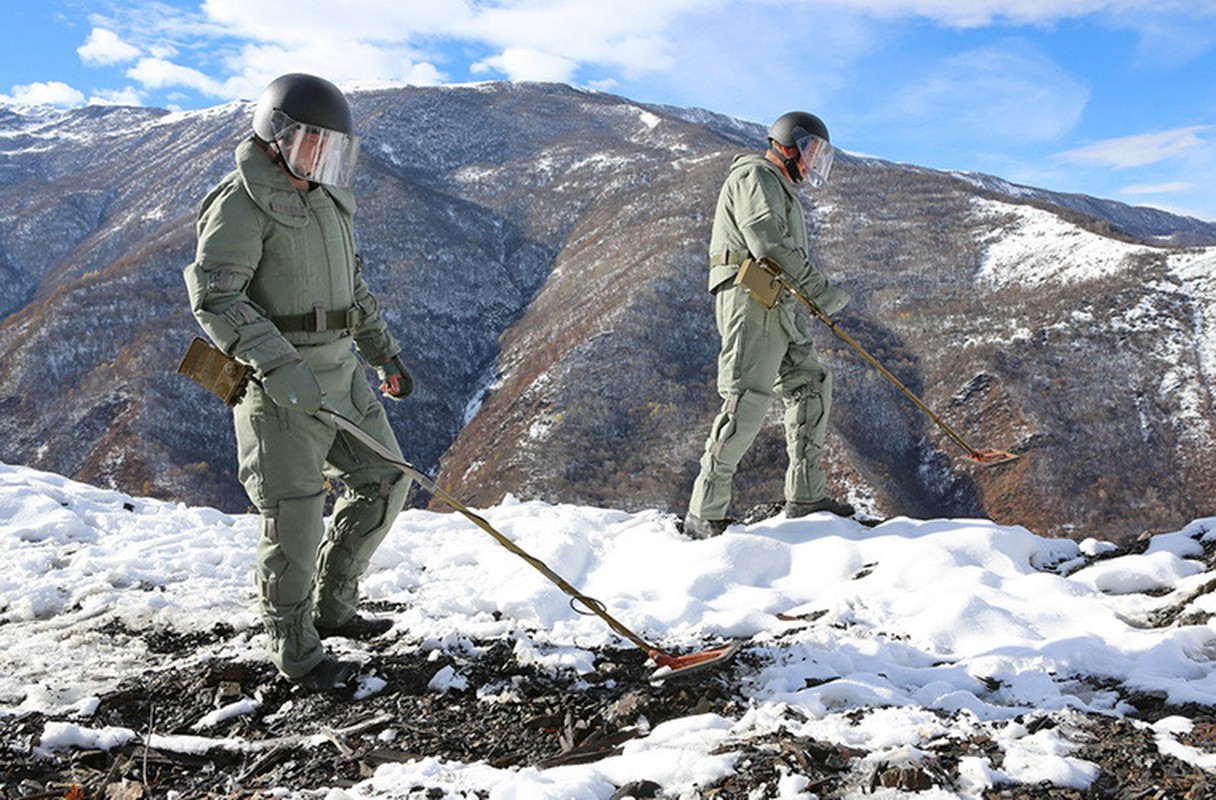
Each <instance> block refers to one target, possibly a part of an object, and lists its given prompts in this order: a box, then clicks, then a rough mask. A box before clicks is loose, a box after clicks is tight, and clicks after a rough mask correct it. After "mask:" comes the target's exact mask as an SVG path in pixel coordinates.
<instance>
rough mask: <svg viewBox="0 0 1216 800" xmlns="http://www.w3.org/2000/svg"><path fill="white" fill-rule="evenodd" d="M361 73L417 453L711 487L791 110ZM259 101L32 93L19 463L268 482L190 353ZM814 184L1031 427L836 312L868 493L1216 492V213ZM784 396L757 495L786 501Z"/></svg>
mask: <svg viewBox="0 0 1216 800" xmlns="http://www.w3.org/2000/svg"><path fill="white" fill-rule="evenodd" d="M354 105H355V110H356V115H357V124H358V127H359V129H360V131H361V133H362V134H363V135H364V150H363V156H362V160H361V166H360V176H359V182H358V185H357V187H356V190H357V193H358V196H359V201H360V204H361V205H360V212H359V217H358V224H359V235H360V238H361V247H362V251H363V254H364V257H365V259H366V263H367V265H368V280H369V283H370V284H371V285H372V286H373V288H374V289H375V290H376V291H377V294H378V295H379V297H380V300H381V306H382V307H383V308H385V309H386V310H387V316H388V319H389V321H390V324H391V325H393V326H394V328H395V330H396V331H397V332H398V335H399V338H400V339H401V340H402V342H403V343H404V344H405V347H406V353H405V358H406V361H407V363H408V365H409V366H410V367H411V369H412V370H413V372H414V373H415V377H416V379H417V385H418V390H417V392H416V395H415V396H414V397H413V398H411V399H410V400H408V401H406V402H405V403H401V404H393V405H392V407H391V408H390V414H391V415H392V418H393V420H394V424H395V426H396V428H397V431H398V434H399V438H400V439H401V440H402V445H403V447H404V450H405V452H406V454H407V456H408V457H409V458H410V459H411V460H413V461H414V462H415V463H417V464H418V465H419V466H422V467H424V468H426V469H428V470H434V469H439V470H440V472H439V481H440V483H441V484H443V485H445V486H448V487H449V488H450V489H451V490H453V491H454V492H455V493H457V494H459V495H460V496H462V497H464V498H466V499H468V500H469V501H470V502H474V503H481V504H487V505H488V504H492V503H495V502H497V501H498V500H499V499H501V498H502V497H503V496H504V495H505V494H506V493H513V494H514V495H515V496H517V497H521V498H524V499H542V500H547V501H554V502H575V503H589V504H596V505H601V506H608V507H617V508H622V509H627V510H636V509H641V508H658V509H662V510H670V511H680V510H682V508H683V503H684V502H685V500H686V496H687V492H688V489H689V486H690V484H691V480H692V477H693V475H694V473H695V469H696V460H697V458H698V456H699V452H700V449H701V445H702V442H703V440H704V436H705V433H706V430H707V426H708V423H709V420H710V419H711V418H712V416H713V414H714V412H715V411H716V408H717V405H718V398H717V396H716V394H715V391H714V388H713V385H714V356H715V353H716V348H717V336H716V333H715V331H714V329H713V321H712V309H711V303H710V297H709V295H708V294H707V293H706V292H705V290H704V284H705V266H704V264H705V247H706V242H707V240H708V230H709V222H710V215H711V214H712V210H713V204H714V199H715V197H716V194H717V190H718V186H719V185H720V182H721V179H722V177H723V174H724V170H725V167H726V164H727V163H728V162H729V160H730V158H731V156H732V155H734V154H735V153H737V152H740V151H741V150H742V149H748V148H753V147H759V146H760V144H761V142H762V137H763V128H761V127H759V126H752V125H748V124H746V123H741V122H739V121H737V120H730V119H727V118H724V117H720V116H717V115H714V114H712V113H710V112H705V111H700V110H687V109H670V108H663V107H655V106H645V105H641V104H638V103H634V102H631V101H629V100H628V99H625V98H621V97H615V96H612V95H606V94H598V93H590V92H584V91H579V90H575V89H572V88H570V87H566V86H560V85H519V84H485V85H477V86H462V87H439V88H425V89H423V88H417V89H416V88H398V89H390V90H378V91H367V92H360V93H358V94H356V95H355V96H354ZM249 115H250V106H249V105H248V104H246V103H234V104H230V105H226V106H221V107H218V108H215V109H210V110H207V111H201V112H190V113H167V112H163V111H156V110H149V109H126V108H105V109H102V108H88V109H82V110H76V111H69V112H50V111H45V110H42V111H29V110H23V111H18V110H13V109H9V110H6V111H0V209H2V210H0V272H2V273H3V275H4V276H5V278H6V280H5V281H3V282H2V284H3V285H2V286H0V313H2V314H3V319H2V321H0V353H2V354H3V358H2V359H0V378H3V387H4V388H3V390H0V407H2V408H3V410H4V414H3V415H2V416H0V436H2V440H3V445H0V460H3V461H6V462H10V463H21V464H27V465H31V466H36V467H39V468H44V469H49V470H52V471H55V472H58V473H61V474H64V475H68V476H72V477H75V478H79V479H83V480H87V481H90V482H94V483H97V484H101V485H108V486H114V487H118V488H121V489H123V490H124V491H132V492H137V493H139V494H141V495H147V496H155V497H164V498H173V499H180V500H183V501H187V502H192V503H204V504H211V505H217V506H219V507H221V508H225V509H228V510H240V509H243V508H244V506H245V500H244V497H243V494H242V493H241V490H240V488H239V486H238V485H237V483H236V480H235V477H234V466H233V461H234V456H233V443H232V434H231V432H230V430H231V426H230V423H229V421H228V420H227V412H226V411H225V410H224V409H223V408H222V407H221V406H220V404H219V403H218V402H217V401H214V400H212V399H211V398H209V397H208V396H206V395H204V394H203V393H202V392H201V391H200V390H198V389H197V388H196V387H194V386H193V385H191V384H190V383H189V382H188V381H186V380H185V379H184V378H181V377H180V376H178V375H176V374H175V373H174V370H175V367H176V364H177V361H178V359H179V358H180V356H181V354H182V352H183V351H184V349H185V347H186V345H187V344H188V342H189V340H190V338H191V337H193V336H194V335H195V333H196V331H197V329H196V327H195V325H194V322H193V320H192V319H191V318H190V316H189V313H188V309H187V302H186V298H185V293H184V288H183V284H182V281H181V277H180V271H181V268H182V266H183V265H185V264H186V263H187V262H188V261H189V260H190V259H191V258H192V255H193V236H194V234H193V227H192V222H193V216H194V213H195V210H196V208H197V205H198V202H199V201H200V200H201V198H202V197H203V195H204V194H205V192H206V191H207V189H208V188H210V186H211V185H213V184H214V183H215V181H216V180H218V179H219V177H220V176H221V175H222V174H223V173H224V172H225V171H227V170H228V169H230V168H231V164H232V160H231V150H232V147H233V146H234V145H235V143H236V142H237V141H238V140H239V139H240V138H241V137H243V136H244V135H245V134H246V132H247V130H248V124H249V122H248V121H249ZM844 146H845V147H847V143H844ZM807 203H808V210H809V211H810V212H811V213H810V218H811V219H812V220H813V223H812V224H813V227H814V231H813V233H814V241H815V247H816V249H817V253H816V255H817V258H818V259H819V261H820V262H821V263H822V265H823V267H824V268H825V269H826V270H827V271H828V272H829V273H830V274H831V275H833V277H835V278H836V279H837V280H838V281H840V282H841V283H842V284H843V285H845V286H846V287H847V288H848V289H849V291H850V293H851V294H852V296H853V298H854V302H853V304H852V305H851V306H850V308H849V309H847V310H846V311H845V312H844V313H843V314H842V315H841V317H840V325H841V326H842V328H843V329H845V330H847V331H849V332H850V334H851V335H853V337H854V338H855V339H857V340H858V341H859V342H860V343H861V344H862V345H863V346H864V347H866V348H867V349H869V350H870V351H871V352H872V353H873V354H874V355H875V356H876V357H878V358H879V359H880V360H881V361H882V362H883V363H884V364H886V365H887V366H888V367H890V368H891V369H892V370H893V371H894V372H895V373H896V374H897V375H898V376H899V377H900V379H901V380H903V381H904V382H905V383H906V384H907V385H908V386H909V387H910V388H911V389H912V390H913V391H915V392H917V393H918V394H919V395H921V396H922V397H923V398H924V399H925V400H926V401H927V402H928V403H929V405H930V406H932V407H933V408H935V409H937V410H938V411H939V412H940V413H941V414H942V416H943V418H944V419H946V420H948V422H949V424H950V425H951V426H953V427H955V428H957V429H958V430H959V431H960V432H961V433H963V435H965V436H966V437H967V438H968V439H969V440H970V442H971V443H973V444H974V445H975V446H977V447H979V448H985V447H997V448H1000V449H1006V450H1012V451H1014V452H1016V453H1017V454H1018V455H1019V456H1020V458H1019V459H1018V460H1017V461H1015V462H1013V463H1012V464H1009V465H1005V466H1001V467H993V468H980V467H975V466H971V465H969V464H968V463H966V462H963V461H960V460H959V459H957V456H958V455H960V452H959V450H958V449H957V448H956V447H955V445H954V444H953V443H952V442H951V441H950V440H949V439H947V438H946V437H945V435H944V434H943V433H942V431H940V430H939V429H938V428H937V427H936V426H934V425H933V424H932V423H931V422H929V421H928V419H927V418H926V417H925V416H924V415H923V414H921V413H920V412H919V411H917V410H916V409H915V408H914V407H913V406H912V405H911V404H910V403H909V402H908V401H907V399H906V398H904V397H903V395H901V394H900V393H899V392H897V391H896V390H895V389H894V388H893V387H892V386H890V385H889V384H888V383H886V382H885V381H884V380H883V379H882V378H880V377H879V376H878V375H877V374H876V373H874V372H873V370H871V369H870V368H869V366H868V365H866V364H865V363H864V362H862V361H861V360H860V359H859V358H858V357H857V356H856V355H855V354H854V353H853V352H852V351H851V350H850V349H848V348H846V347H844V346H843V345H842V344H841V343H840V342H838V341H837V340H836V339H834V338H833V337H831V335H830V334H829V333H828V332H827V331H826V329H824V330H820V331H819V333H820V334H822V336H821V338H820V341H821V342H822V344H823V349H824V352H825V358H826V360H827V361H828V363H829V364H830V365H831V366H832V367H833V369H834V370H835V371H836V377H837V380H836V386H837V392H836V409H835V411H834V428H833V434H832V436H831V437H830V440H829V451H830V452H829V460H830V473H831V480H832V487H833V489H834V491H836V492H837V493H838V494H839V495H841V496H847V497H849V498H850V499H852V500H854V501H855V502H857V503H859V504H860V505H862V506H863V507H865V508H866V509H867V510H869V511H871V512H873V513H876V514H880V515H890V514H906V515H911V516H921V517H928V516H987V517H990V518H992V519H994V520H996V521H998V522H1000V523H1008V524H1020V525H1025V526H1027V527H1029V528H1030V529H1032V530H1034V531H1036V532H1039V533H1049V534H1061V533H1068V534H1073V533H1075V534H1081V535H1096V536H1102V537H1105V538H1120V537H1130V536H1134V535H1135V534H1138V533H1140V532H1141V531H1143V530H1145V529H1167V528H1177V527H1178V526H1181V525H1183V524H1185V523H1186V522H1187V521H1189V520H1191V519H1193V518H1196V517H1200V516H1205V515H1210V514H1212V513H1216V507H1214V506H1213V504H1214V503H1216V501H1214V500H1213V498H1214V497H1216V472H1214V468H1213V466H1212V460H1211V459H1210V457H1207V456H1208V455H1209V454H1210V452H1211V449H1212V445H1213V437H1214V436H1216V432H1214V431H1213V428H1212V420H1213V415H1212V408H1211V403H1212V400H1211V394H1210V390H1209V387H1210V386H1211V385H1212V378H1213V370H1214V369H1216V360H1214V359H1216V350H1214V349H1213V342H1212V333H1211V330H1212V322H1211V319H1210V317H1211V314H1212V310H1213V308H1214V306H1213V300H1214V298H1213V296H1212V295H1213V289H1212V286H1211V280H1210V279H1209V277H1208V276H1209V275H1211V274H1212V273H1213V267H1216V250H1213V249H1212V247H1211V246H1212V245H1214V244H1216V223H1209V222H1204V221H1200V220H1193V219H1186V218H1179V217H1173V216H1170V215H1167V214H1164V213H1163V212H1158V211H1152V210H1148V209H1133V208H1129V207H1126V206H1122V205H1120V204H1117V203H1112V202H1110V201H1105V200H1096V199H1092V198H1076V197H1072V196H1065V195H1059V194H1054V193H1050V192H1044V191H1042V190H1029V189H1026V188H1024V187H1015V186H1012V185H1010V184H1006V183H1004V182H1002V181H1000V180H999V179H996V178H987V177H982V176H974V175H955V174H949V173H943V172H935V171H931V170H926V169H923V168H918V167H915V166H911V165H898V164H892V163H888V162H883V161H880V160H876V159H872V158H850V157H847V156H846V157H844V158H842V159H840V161H839V162H838V166H837V168H836V170H835V171H834V173H833V180H832V182H831V183H830V184H829V185H828V186H827V187H826V188H825V190H823V191H821V192H819V193H817V194H814V195H811V196H808V198H807ZM1165 242H1175V243H1177V242H1184V243H1186V244H1187V245H1188V247H1185V248H1184V247H1179V246H1176V245H1175V246H1166V245H1165V244H1163V243H1165ZM778 413H779V412H778V409H777V408H774V411H773V418H772V419H773V425H771V426H769V428H768V429H766V430H765V431H764V432H763V433H762V434H761V437H760V439H759V440H758V441H757V443H756V445H755V447H754V448H753V450H752V452H751V453H750V454H749V456H748V459H747V460H746V461H745V463H744V466H743V471H742V474H741V475H740V479H739V482H738V486H737V488H738V491H737V495H736V499H737V503H738V506H739V510H740V511H742V510H744V509H746V508H747V507H748V506H749V505H751V504H754V503H760V502H764V501H770V500H775V499H777V498H778V497H779V494H780V481H781V471H782V468H783V465H784V443H783V442H782V437H781V432H780V427H779V425H778V417H777V414H778Z"/></svg>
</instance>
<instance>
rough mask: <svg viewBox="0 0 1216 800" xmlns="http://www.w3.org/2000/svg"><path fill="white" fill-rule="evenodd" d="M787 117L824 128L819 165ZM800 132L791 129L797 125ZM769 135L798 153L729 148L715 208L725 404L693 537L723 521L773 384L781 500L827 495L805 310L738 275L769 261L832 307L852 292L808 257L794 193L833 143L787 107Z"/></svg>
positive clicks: (827, 399)
mask: <svg viewBox="0 0 1216 800" xmlns="http://www.w3.org/2000/svg"><path fill="white" fill-rule="evenodd" d="M787 118H788V119H787ZM802 118H810V120H811V123H802ZM791 120H792V122H793V123H795V124H796V125H797V124H805V125H806V126H807V127H811V125H812V124H815V125H817V127H816V129H815V130H816V131H819V130H820V129H822V131H821V133H820V134H819V135H818V136H816V137H813V141H811V142H810V144H809V146H810V147H816V148H820V150H819V152H818V158H819V161H818V162H817V166H813V167H811V168H808V159H807V153H808V152H809V150H808V148H806V147H804V144H800V143H796V142H795V141H794V138H793V137H792V136H790V135H789V132H790V126H789V125H788V124H787V125H785V127H784V129H783V130H782V132H781V133H778V130H779V129H780V128H781V125H782V123H783V122H787V123H788V122H790V121H791ZM801 130H802V129H801V128H800V127H794V128H793V131H794V132H795V133H797V132H799V131H801ZM776 137H780V138H781V139H788V141H789V144H790V148H791V152H795V153H796V155H795V156H794V157H793V158H789V159H785V160H784V164H783V163H781V162H782V159H781V158H773V157H770V156H769V155H768V154H746V155H739V156H736V157H735V159H734V161H733V162H732V164H731V167H730V171H729V173H728V175H727V177H726V180H725V181H724V183H723V185H722V189H721V191H720V193H719V196H718V204H717V208H716V210H715V213H714V222H713V229H712V234H711V237H710V243H709V255H710V271H709V290H710V292H712V293H713V294H714V303H715V318H716V322H717V327H718V333H719V334H720V336H721V349H720V351H719V355H718V387H717V388H718V393H719V395H720V396H721V397H722V407H721V410H720V411H719V413H718V415H717V417H716V418H715V419H714V421H713V423H712V425H711V427H710V432H709V437H708V439H707V441H706V443H705V450H704V454H703V456H702V458H701V469H700V474H699V475H698V476H697V478H696V481H695V483H694V484H693V490H692V496H691V498H690V500H689V507H688V512H689V514H690V515H691V516H690V517H689V522H687V523H686V531H687V532H689V533H690V534H693V535H698V536H704V535H716V534H717V533H720V532H721V530H722V528H723V527H724V526H723V525H722V524H721V522H720V521H722V520H723V519H724V518H725V517H726V514H727V509H728V507H729V505H730V501H731V479H732V477H733V476H734V474H735V471H736V469H737V467H738V465H739V462H740V460H741V459H742V458H743V456H744V454H745V453H746V452H747V450H748V448H749V447H750V446H751V444H752V442H753V441H754V439H755V438H756V435H757V433H759V431H760V427H761V423H762V422H763V419H764V416H765V414H766V412H767V410H768V407H769V405H770V403H771V401H772V398H773V394H774V392H775V393H777V394H778V395H779V396H780V397H781V399H782V400H783V402H784V405H785V437H786V444H787V450H788V455H789V465H788V468H787V470H786V475H785V499H786V502H787V507H788V506H790V504H791V503H794V504H801V506H802V507H806V506H807V504H813V503H816V502H820V503H823V502H825V501H824V498H825V476H824V470H823V467H822V464H821V463H820V452H821V450H822V447H823V442H824V436H825V434H826V431H827V424H828V413H829V410H830V408H831V402H832V377H831V374H830V373H829V372H828V370H827V369H826V368H824V366H823V365H822V364H820V362H819V358H818V356H817V355H816V352H815V348H814V346H813V344H812V342H811V337H810V335H809V334H808V332H807V327H806V320H805V318H804V317H803V316H802V315H800V314H797V313H795V309H796V302H797V301H796V300H795V298H794V297H793V295H791V294H789V293H788V292H785V293H783V296H782V297H781V298H780V299H779V300H778V301H777V302H776V304H775V305H774V306H773V307H772V308H766V307H765V305H763V304H762V303H760V302H757V300H756V299H755V298H754V297H752V296H751V295H750V294H749V293H748V292H747V291H745V290H744V289H743V288H742V287H741V286H737V285H736V283H735V278H736V275H737V273H738V272H739V269H740V265H741V264H743V262H744V261H745V260H747V259H754V260H759V259H767V260H768V261H769V262H771V264H773V265H775V267H777V268H780V270H781V272H782V273H784V276H785V277H786V278H787V279H789V280H790V281H791V282H792V283H793V284H794V285H795V286H797V287H798V288H799V289H800V291H802V293H803V294H804V295H805V296H807V297H809V298H811V299H812V301H814V302H815V303H816V304H817V305H819V306H820V308H822V309H823V310H824V311H825V312H827V313H829V314H831V313H834V312H836V311H839V310H840V309H841V308H842V307H844V305H845V304H846V303H847V302H848V299H849V297H848V294H847V293H846V292H845V291H844V290H843V289H840V288H839V287H837V286H835V285H834V284H832V283H831V282H830V281H829V280H828V279H827V278H826V277H825V276H824V274H823V273H822V272H821V271H820V270H819V269H817V268H816V267H815V266H814V265H813V264H812V262H811V260H810V258H809V256H808V253H809V250H808V242H807V224H806V219H805V217H804V214H803V210H802V204H801V203H800V202H799V200H798V197H797V196H796V195H795V186H794V182H795V181H798V182H801V181H805V182H806V183H808V184H810V185H812V186H817V185H819V184H820V183H822V182H823V180H824V179H825V178H826V177H827V169H828V167H830V154H831V151H830V149H825V148H829V146H828V145H827V142H826V139H827V131H826V128H822V123H821V122H819V120H818V118H815V117H813V116H812V115H806V114H799V113H798V112H792V113H791V114H790V115H786V117H783V118H782V119H781V120H778V123H775V124H774V126H773V129H772V130H770V144H774V139H775V138H776ZM771 152H773V151H771V150H770V153H771ZM813 155H814V154H812V156H813ZM825 156H826V158H825ZM825 161H826V163H825ZM791 176H792V179H791ZM826 502H827V504H828V505H829V506H831V505H832V504H831V501H826ZM833 507H834V506H833ZM787 510H788V508H787ZM850 513H851V512H850ZM707 521H708V522H709V523H711V524H712V525H713V526H714V527H713V528H712V529H706V530H705V531H704V532H703V533H697V532H696V531H692V530H689V528H690V525H691V524H694V523H696V524H699V525H704V524H705V523H706V522H707Z"/></svg>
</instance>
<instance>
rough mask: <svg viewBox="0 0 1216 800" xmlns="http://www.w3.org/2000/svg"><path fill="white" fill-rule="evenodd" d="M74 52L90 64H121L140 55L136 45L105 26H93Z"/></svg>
mask: <svg viewBox="0 0 1216 800" xmlns="http://www.w3.org/2000/svg"><path fill="white" fill-rule="evenodd" d="M76 54H77V55H79V56H80V60H81V61H83V62H84V63H86V64H88V65H90V66H111V65H113V64H122V63H125V62H127V61H134V60H135V59H137V58H139V57H140V55H142V53H141V52H140V50H139V48H138V47H135V46H134V45H130V44H127V43H126V42H124V41H123V40H122V39H120V38H119V36H118V34H116V33H114V31H111V30H108V29H106V28H94V29H93V30H92V32H91V33H89V38H88V39H87V40H86V41H85V43H84V44H82V45H81V46H80V47H78V48H76Z"/></svg>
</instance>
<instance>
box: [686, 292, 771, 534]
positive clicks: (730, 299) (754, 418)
mask: <svg viewBox="0 0 1216 800" xmlns="http://www.w3.org/2000/svg"><path fill="white" fill-rule="evenodd" d="M714 311H715V317H716V320H717V325H718V333H719V334H720V335H721V337H722V346H721V349H720V350H719V352H718V394H719V395H720V396H721V397H722V408H721V410H720V411H719V412H718V415H717V417H715V419H714V421H713V424H712V425H711V426H710V431H709V436H708V438H707V439H706V442H705V451H704V453H703V454H702V456H701V470H700V473H699V474H698V475H697V477H696V480H695V481H694V482H693V489H692V496H691V497H690V499H689V503H688V511H689V513H691V514H695V515H696V516H698V517H701V518H702V519H723V518H724V517H725V516H726V513H727V510H728V509H729V507H730V501H731V482H732V479H733V478H734V475H735V472H736V471H737V470H738V467H739V462H740V461H741V460H742V459H743V456H744V455H745V454H746V453H747V450H748V448H750V447H751V445H752V442H754V441H755V439H756V435H757V434H758V433H759V432H760V428H761V426H762V425H763V423H764V417H765V414H766V413H767V412H768V408H769V405H770V404H771V401H772V391H773V383H774V380H775V379H776V376H777V373H778V370H779V368H780V365H781V363H782V359H783V358H784V357H785V352H786V348H787V346H788V343H789V337H788V331H787V330H786V328H785V326H784V325H782V323H781V320H780V317H779V314H780V311H779V310H777V309H773V310H767V309H765V308H764V307H763V306H762V305H760V304H759V303H757V302H756V301H755V300H752V299H751V298H750V297H749V296H748V295H747V293H746V292H744V291H743V290H742V289H738V288H735V287H729V288H725V289H722V290H721V291H719V292H718V293H717V295H716V296H715V305H714Z"/></svg>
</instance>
